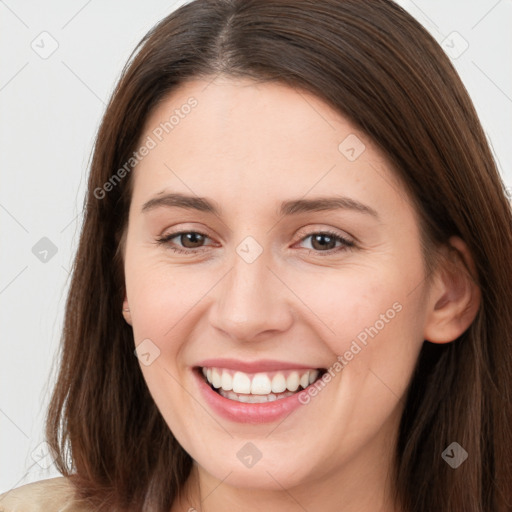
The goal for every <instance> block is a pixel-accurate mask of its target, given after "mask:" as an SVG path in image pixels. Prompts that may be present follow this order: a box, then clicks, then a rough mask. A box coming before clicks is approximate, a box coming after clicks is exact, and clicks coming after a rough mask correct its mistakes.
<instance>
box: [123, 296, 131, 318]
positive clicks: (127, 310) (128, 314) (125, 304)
mask: <svg viewBox="0 0 512 512" xmlns="http://www.w3.org/2000/svg"><path fill="white" fill-rule="evenodd" d="M123 317H124V319H125V321H126V323H127V324H129V325H132V314H131V312H130V306H129V305H128V299H127V297H126V295H125V296H124V300H123Z"/></svg>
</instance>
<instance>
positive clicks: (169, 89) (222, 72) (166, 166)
mask: <svg viewBox="0 0 512 512" xmlns="http://www.w3.org/2000/svg"><path fill="white" fill-rule="evenodd" d="M511 227H512V216H511V210H510V207H509V204H508V202H507V199H506V195H505V191H504V185H503V183H502V181H501V179H500V177H499V175H498V172H497V170H496V166H495V164H494V162H493V159H492V156H491V153H490V151H489V148H488V145H487V143H486V139H485V136H484V133H483V131H482V128H481V126H480V124H479V121H478V118H477V116H476V113H475V111H474V108H473V106H472V104H471V101H470V99H469V98H468V95H467V93H466V91H465V89H464V87H463V85H462V83H461V81H460V79H459V78H458V76H457V74H456V72H455V71H454V69H453V67H452V65H451V63H450V62H449V60H448V58H447V57H446V56H445V55H444V54H443V52H442V50H441V49H440V48H439V46H438V45H437V43H436V42H435V41H434V40H433V39H432V37H431V36H430V35H429V34H428V33H427V32H426V31H425V30H424V29H423V28H422V27H421V26H420V25H419V24H418V23H417V22H416V21H415V20H414V19H413V18H412V17H411V16H410V15H408V14H407V13H406V12H405V11H403V10H402V9H401V8H400V7H398V6H397V5H395V4H394V3H392V2H390V1H388V0H375V1H373V2H359V1H357V0H336V1H335V0H329V1H322V2H309V1H307V0H293V1H290V0H282V1H273V2H264V1H261V0H257V1H256V0H245V1H241V0H232V1H230V0H216V1H214V2H212V1H195V2H191V3H190V4H187V5H185V6H183V7H181V8H179V9H178V10H177V11H175V12H173V13H172V14H171V15H170V16H168V17H167V18H166V19H164V20H163V21H162V22H160V23H159V24H158V25H157V26H156V27H155V28H154V29H153V30H152V31H151V32H150V33H149V34H148V35H147V36H146V37H145V38H144V40H143V41H142V42H141V45H140V47H139V48H138V51H137V52H136V53H135V54H134V56H133V57H132V59H131V60H130V62H129V64H128V65H127V67H126V69H125V71H124V73H123V76H122V78H121V80H120V82H119V84H118V86H117V88H116V91H115V93H114V95H113V97H112V99H111V101H110V104H109V106H108V108H107V111H106V113H105V116H104V119H103V123H102V126H101V128H100V131H99V134H98V138H97V141H96V146H95V150H94V159H93V163H92V168H91V174H90V178H89V186H88V193H87V198H86V215H85V221H84V225H83V229H82V234H81V238H80V244H79V248H78V253H77V256H76V260H75V265H74V268H73V279H72V283H71V288H70V291H69V297H68V302H67V308H66V319H65V329H64V339H63V356H62V361H61V368H60V375H59V379H58V382H57V385H56V388H55V391H54V395H53V399H52V402H51V406H50V410H49V412H48V421H47V437H48V442H49V443H50V444H51V445H52V447H53V449H54V450H55V456H56V457H57V458H56V464H57V467H58V468H59V470H60V471H61V472H62V474H63V475H65V476H64V477H62V478H58V479H53V480H50V481H46V482H40V483H37V484H29V485H27V486H24V487H22V488H20V489H16V490H14V491H11V493H8V494H7V495H4V496H3V500H2V501H0V504H2V506H3V507H4V508H5V510H16V509H15V508H14V504H15V503H24V504H25V505H26V504H33V503H36V504H37V505H35V507H36V508H34V510H39V508H37V507H43V508H44V507H45V508H46V509H48V508H49V507H55V506H58V507H63V508H62V510H133V511H136V510H137V511H142V510H158V511H169V510H170V511H171V512H181V511H187V510H188V511H193V510H198V511H199V510H204V511H208V512H216V511H219V510H245V511H252V510H261V509H266V510H268V511H274V510H280V511H283V510H284V511H295V510H327V511H338V510H343V511H344V512H353V511H376V510H382V511H386V512H388V511H389V512H395V511H402V512H427V511H428V512H431V511H433V510H436V511H441V512H445V511H453V510H464V511H465V512H484V511H485V512H488V511H493V512H502V511H503V512H504V511H505V510H510V506H511V503H512V489H511V485H510V482H511V479H512V474H511V473H512V470H511V467H510V464H509V460H510V458H511V457H512V439H511V431H510V426H509V425H510V421H511V420H512V414H511V405H510V401H509V399H508V397H509V396H510V393H511V392H512V385H511V367H512V353H511V351H510V336H511V335H510V332H512V308H511V306H510V296H511V294H512V272H511V269H510V265H509V262H510V257H509V256H510V254H511V251H512V236H511V233H512V231H511ZM134 355H135V356H136V357H134ZM40 496H46V497H45V498H42V497H41V498H40ZM45 500H46V501H45ZM66 507H67V508H66ZM41 510H42V508H41Z"/></svg>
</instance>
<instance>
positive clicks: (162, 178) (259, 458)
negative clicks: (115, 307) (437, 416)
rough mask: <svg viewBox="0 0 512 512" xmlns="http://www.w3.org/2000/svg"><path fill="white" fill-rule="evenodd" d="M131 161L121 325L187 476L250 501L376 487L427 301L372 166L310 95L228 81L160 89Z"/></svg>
mask: <svg viewBox="0 0 512 512" xmlns="http://www.w3.org/2000/svg"><path fill="white" fill-rule="evenodd" d="M139 146H140V147H142V146H144V147H145V148H146V149H145V150H144V149H140V150H139V152H138V153H139V154H138V158H140V162H139V163H138V164H137V166H136V168H135V169H134V171H133V176H131V179H133V180H134V183H133V196H132V201H131V207H130V213H129V223H128V230H127V237H126V244H125V248H124V249H125V252H124V256H125V276H126V293H127V301H126V303H125V304H126V305H129V308H130V312H129V313H125V315H126V316H125V317H126V319H127V321H128V322H129V323H130V324H131V325H132V326H133V333H134V342H135V345H136V346H137V347H138V348H137V353H138V356H139V362H140V366H141V370H142V372H143V375H144V378H145V380H146V382H147V385H148V388H149V390H150V392H151V395H152V396H153V398H154V400H155V402H156V404H157V406H158V408H159V410H160V411H161V413H162V415H163V417H164V419H165V421H166V422H167V424H168V425H169V428H170V429H171V430H172V432H173V434H174V435H175V437H176V438H177V439H178V441H179V442H180V443H181V445H182V446H183V447H184V449H185V450H186V451H187V452H188V453H189V454H190V455H191V456H192V458H193V459H194V460H195V461H196V462H197V464H198V467H199V468H200V471H202V472H203V474H204V475H208V476H209V477H210V478H211V479H212V482H213V481H214V480H215V481H216V480H222V481H224V483H228V484H231V485H235V486H245V487H253V488H261V489H263V488H266V489H281V488H282V487H285V488H291V487H293V486H296V485H297V486H299V485H302V484H304V483H305V482H308V483H311V482H313V481H316V480H318V481H322V479H323V482H327V479H328V478H336V477H339V475H340V474H341V472H343V471H344V470H345V467H347V466H350V468H351V471H352V472H351V475H352V476H351V478H370V477H371V476H372V475H373V476H374V477H375V474H376V473H378V472H383V471H384V472H385V471H386V470H387V466H386V465H387V464H388V462H389V460H390V457H391V454H392V450H393V440H394V436H395V435H396V431H397V427H398V423H399V419H400V415H401V412H402V407H403V398H404V393H405V391H406V388H407V385H408V383H409V381H410V378H411V375H412V371H413V368H414V364H415V362H416V359H417V356H418V353H419V350H420V348H421V345H422V342H423V340H424V326H425V318H426V307H425V304H426V296H427V295H426V293H427V289H426V282H425V274H424V268H423V260H422V253H421V248H420V239H419V230H418V223H417V217H416V216H415V213H414V211H413V209H412V206H411V203H410V201H409V199H408V197H407V195H406V193H405V190H404V188H403V187H402V185H401V184H400V183H399V182H398V181H397V179H396V177H395V175H394V173H393V171H392V170H391V168H390V166H389V164H388V163H387V162H386V160H385V159H384V158H383V156H382V154H381V153H380V152H379V151H378V149H377V148H376V147H375V145H374V144H372V143H371V141H370V140H369V139H368V137H366V136H365V134H364V133H361V132H360V131H359V130H357V129H356V128H355V127H354V126H353V125H352V124H351V123H350V122H348V121H347V120H346V119H344V118H343V117H342V116H340V115H339V114H338V113H337V112H336V111H334V110H333V109H331V108H330V107H329V106H328V105H327V104H325V103H323V102H322V101H321V100H320V99H318V98H317V97H315V96H313V95H311V94H309V93H306V92H304V91H298V90H295V89H293V88H290V87H288V86H285V85H282V84H276V83H264V84H261V83H260V84H257V83H256V82H253V81H250V80H248V79H247V80H236V81H235V80H232V79H228V78H221V79H217V80H215V81H213V82H210V81H208V80H196V81H191V82H188V83H186V84H184V85H182V86H181V88H180V89H178V90H176V91H174V92H173V93H172V94H171V96H169V97H168V98H166V99H165V101H163V102H162V103H161V104H160V105H159V106H158V107H157V109H156V110H155V111H154V112H153V113H152V115H151V116H150V118H149V119H148V121H147V124H146V125H145V128H144V134H143V136H142V137H141V139H140V144H139ZM177 195H178V196H177ZM178 233H184V234H182V235H179V234H178ZM338 237H339V238H338ZM159 240H166V241H161V242H159ZM174 249H176V251H182V252H175V250H174ZM203 368H204V369H205V372H206V373H207V376H209V377H210V380H212V381H213V384H214V386H213V387H212V386H210V385H209V384H207V383H206V377H205V376H203ZM318 369H323V370H327V373H326V374H325V375H324V376H323V377H321V378H320V380H319V381H317V382H313V384H310V381H312V380H313V379H314V378H315V376H316V375H317V374H316V373H315V371H314V370H318ZM218 386H222V387H223V388H226V389H225V390H224V391H222V393H223V395H224V396H221V394H219V392H218V391H214V389H213V388H214V387H218ZM233 386H234V387H235V389H234V390H233V389H231V390H229V388H233ZM285 386H286V389H288V393H286V392H283V389H284V387H285ZM297 386H299V387H298V388H297ZM303 387H305V388H306V389H305V390H302V389H303ZM294 389H295V390H296V391H295V392H294V393H292V391H293V390H294ZM301 390H302V391H301ZM235 392H236V393H235ZM286 395H290V396H287V397H286ZM283 397H284V398H283ZM251 402H264V403H251ZM354 468H357V469H356V471H355V472H354V471H353V469H354ZM379 474H381V473H379ZM212 486H213V484H212Z"/></svg>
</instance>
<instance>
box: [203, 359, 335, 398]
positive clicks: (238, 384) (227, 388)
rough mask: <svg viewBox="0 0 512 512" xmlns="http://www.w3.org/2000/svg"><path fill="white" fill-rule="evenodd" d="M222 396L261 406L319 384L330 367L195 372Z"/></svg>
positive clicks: (219, 369)
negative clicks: (249, 371)
mask: <svg viewBox="0 0 512 512" xmlns="http://www.w3.org/2000/svg"><path fill="white" fill-rule="evenodd" d="M195 370H196V371H197V372H198V373H199V374H200V375H201V377H202V378H203V380H204V381H205V382H206V383H207V384H208V385H209V386H210V388H211V389H212V390H213V391H215V392H216V393H218V394H219V395H221V396H223V397H224V398H227V399H229V400H234V401H237V402H243V403H251V404H259V403H267V402H272V401H274V400H280V399H282V398H286V397H288V396H292V395H295V394H297V393H299V392H300V391H302V390H304V389H306V388H308V387H309V386H311V385H313V384H314V383H315V382H317V381H318V380H319V379H321V377H322V376H323V375H324V374H325V373H326V372H327V369H326V368H311V369H301V370H280V371H273V372H259V373H246V372H241V371H237V370H231V369H226V368H207V367H196V369H195Z"/></svg>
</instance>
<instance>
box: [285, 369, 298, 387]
mask: <svg viewBox="0 0 512 512" xmlns="http://www.w3.org/2000/svg"><path fill="white" fill-rule="evenodd" d="M286 387H287V388H288V389H289V390H290V391H297V388H298V387H299V374H298V373H297V372H292V373H290V375H288V378H287V379H286Z"/></svg>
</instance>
